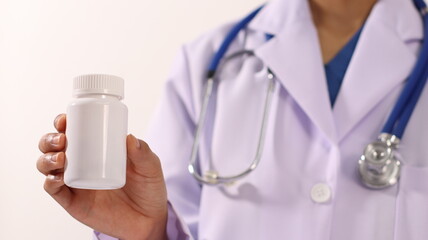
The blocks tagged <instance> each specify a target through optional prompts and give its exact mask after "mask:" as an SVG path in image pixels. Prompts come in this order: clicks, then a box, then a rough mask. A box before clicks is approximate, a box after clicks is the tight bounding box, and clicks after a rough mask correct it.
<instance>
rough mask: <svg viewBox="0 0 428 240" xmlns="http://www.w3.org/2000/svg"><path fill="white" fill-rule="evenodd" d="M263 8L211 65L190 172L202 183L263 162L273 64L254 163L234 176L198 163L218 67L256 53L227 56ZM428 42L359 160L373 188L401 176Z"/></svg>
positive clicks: (427, 11) (419, 2) (427, 22)
mask: <svg viewBox="0 0 428 240" xmlns="http://www.w3.org/2000/svg"><path fill="white" fill-rule="evenodd" d="M414 3H415V5H416V7H417V9H419V10H420V12H421V14H422V19H423V22H424V36H428V8H427V4H426V2H425V1H424V0H414ZM262 8H263V6H262V7H260V8H258V9H256V10H255V11H253V12H252V13H250V14H249V15H248V16H246V17H245V18H244V19H242V20H241V21H240V22H238V23H237V24H236V25H235V26H234V27H233V28H232V29H231V30H230V32H229V33H228V34H227V35H226V38H225V39H224V40H223V42H222V44H221V45H220V48H219V49H218V51H217V52H216V53H215V55H214V57H213V58H212V60H211V63H210V65H209V67H208V71H207V76H206V77H207V79H208V80H207V83H206V86H205V93H204V96H203V99H202V105H201V111H200V115H199V120H198V123H197V126H196V133H195V139H194V142H193V146H192V152H191V156H190V161H189V166H188V170H189V172H190V174H192V175H193V177H194V178H195V179H196V180H197V181H199V182H200V183H202V184H208V185H219V184H229V183H233V182H235V181H236V180H238V179H240V178H242V177H245V176H247V175H248V174H250V173H251V172H253V171H254V169H256V168H257V166H258V164H259V163H260V159H261V156H262V153H263V146H264V142H265V135H266V128H267V122H268V118H269V112H270V109H271V105H272V104H271V100H272V95H273V92H274V88H275V74H274V73H273V72H272V71H271V70H270V69H269V68H266V75H267V79H268V81H269V83H268V87H267V92H266V98H265V103H264V110H263V117H262V123H261V127H260V131H259V139H258V140H259V141H258V145H257V149H256V153H255V156H254V159H253V161H252V163H251V164H250V166H249V167H248V168H247V169H245V170H244V171H242V172H241V173H238V174H236V175H231V176H222V175H220V174H219V173H218V171H216V170H213V169H210V170H208V171H206V172H205V173H204V174H203V175H201V174H200V173H199V172H198V170H197V167H199V166H198V163H197V156H198V149H199V145H200V141H201V135H202V131H203V129H204V126H205V119H206V115H207V109H208V105H209V102H210V98H211V96H212V95H213V88H214V84H215V81H216V73H217V70H218V68H219V66H220V65H222V64H223V65H224V64H225V63H226V62H227V61H229V60H231V59H233V58H236V57H237V56H242V55H254V53H253V51H251V50H242V51H239V52H236V53H234V54H231V55H229V56H228V57H224V55H225V53H226V52H227V50H228V48H229V46H230V44H231V43H232V41H233V40H234V39H236V36H237V35H238V33H239V32H240V31H241V30H243V29H244V28H245V27H246V26H247V25H248V23H249V22H250V21H251V20H252V19H253V18H254V17H255V16H256V15H257V13H258V12H259V11H260V10H261V9H262ZM272 37H273V36H272V35H269V34H266V39H267V40H269V39H270V38H272ZM427 42H428V41H424V43H423V45H422V49H421V53H420V56H419V58H418V60H417V62H416V65H415V67H414V69H413V71H412V73H411V74H410V76H409V78H408V79H407V83H406V85H405V86H404V89H403V90H402V92H401V95H400V96H399V98H398V100H397V102H396V104H395V106H394V108H393V110H392V112H391V113H390V115H389V117H388V120H387V121H386V123H385V126H384V127H383V129H382V131H381V133H380V135H379V137H378V139H377V140H376V141H374V142H372V143H370V144H368V145H367V147H366V148H365V149H364V152H363V155H362V156H361V157H360V159H359V160H358V172H359V174H360V176H361V180H362V182H363V184H364V185H366V186H367V187H369V188H373V189H382V188H386V187H389V186H392V185H394V184H396V183H397V182H398V179H399V177H400V168H401V165H402V164H401V160H400V155H399V154H398V149H399V144H400V139H401V138H402V136H403V134H404V131H405V129H406V126H407V124H408V122H409V119H410V117H411V115H412V113H413V110H414V108H415V106H416V104H417V102H418V99H419V97H420V95H421V93H422V90H423V88H424V86H425V83H426V80H427V78H428V67H426V66H428V43H427ZM220 63H221V64H220Z"/></svg>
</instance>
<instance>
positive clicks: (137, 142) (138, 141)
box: [131, 134, 141, 149]
mask: <svg viewBox="0 0 428 240" xmlns="http://www.w3.org/2000/svg"><path fill="white" fill-rule="evenodd" d="M131 137H132V138H133V139H134V141H135V147H136V148H137V149H140V147H141V145H140V140H138V139H137V138H136V137H135V136H134V135H132V134H131Z"/></svg>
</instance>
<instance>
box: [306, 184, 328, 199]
mask: <svg viewBox="0 0 428 240" xmlns="http://www.w3.org/2000/svg"><path fill="white" fill-rule="evenodd" d="M311 198H312V200H313V201H314V202H316V203H325V202H328V201H329V200H330V198H331V189H330V187H329V186H328V185H327V184H325V183H318V184H315V185H314V186H313V187H312V189H311Z"/></svg>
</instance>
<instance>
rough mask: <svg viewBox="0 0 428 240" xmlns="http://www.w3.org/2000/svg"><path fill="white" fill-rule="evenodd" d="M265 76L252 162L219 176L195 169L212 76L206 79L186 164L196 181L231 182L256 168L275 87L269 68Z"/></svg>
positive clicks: (212, 83)
mask: <svg viewBox="0 0 428 240" xmlns="http://www.w3.org/2000/svg"><path fill="white" fill-rule="evenodd" d="M244 53H245V52H244ZM267 78H268V80H269V82H268V87H267V92H266V99H265V103H264V108H263V118H262V123H261V127H260V133H259V141H258V144H257V150H256V154H255V157H254V159H253V161H252V163H251V164H250V166H249V167H248V168H247V169H245V171H243V172H242V173H239V174H236V175H233V176H220V175H219V173H218V172H217V171H216V170H213V169H210V170H208V171H206V172H205V174H204V175H201V174H199V173H198V171H197V169H196V167H197V166H196V160H197V158H198V149H199V145H200V142H201V134H202V131H203V129H204V126H205V120H206V114H207V109H208V104H209V101H210V98H211V95H212V90H213V85H214V79H213V78H210V79H208V81H207V85H206V87H205V94H204V97H203V102H202V106H201V111H200V116H199V120H198V124H197V126H196V134H195V140H194V142H193V146H192V152H191V156H190V161H189V165H188V170H189V173H190V174H192V175H193V177H194V178H195V179H196V180H198V182H200V183H203V184H207V185H218V184H227V183H233V182H234V181H236V180H238V179H240V178H242V177H245V176H247V175H248V174H249V173H251V172H252V171H253V170H254V169H256V168H257V166H258V164H259V163H260V159H261V157H262V153H263V147H264V143H265V138H266V129H267V123H268V121H269V115H270V109H271V106H272V96H273V92H274V89H275V76H274V74H273V73H272V72H271V71H270V70H269V69H267Z"/></svg>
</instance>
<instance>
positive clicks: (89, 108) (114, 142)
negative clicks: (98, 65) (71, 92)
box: [64, 94, 128, 189]
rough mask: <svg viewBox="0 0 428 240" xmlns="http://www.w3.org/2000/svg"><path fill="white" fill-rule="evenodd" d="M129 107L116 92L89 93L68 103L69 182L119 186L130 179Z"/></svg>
mask: <svg viewBox="0 0 428 240" xmlns="http://www.w3.org/2000/svg"><path fill="white" fill-rule="evenodd" d="M127 123H128V109H127V107H126V105H125V104H123V103H122V102H120V101H119V99H118V98H117V97H115V96H110V95H99V94H93V95H87V96H83V97H79V98H76V99H75V100H74V101H72V102H71V103H70V104H69V106H68V107H67V130H66V136H67V149H66V166H65V172H64V181H65V184H66V185H67V186H69V187H73V188H81V189H117V188H121V187H123V186H124V185H125V181H126V136H127V131H128V130H127V127H128V126H127Z"/></svg>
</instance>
